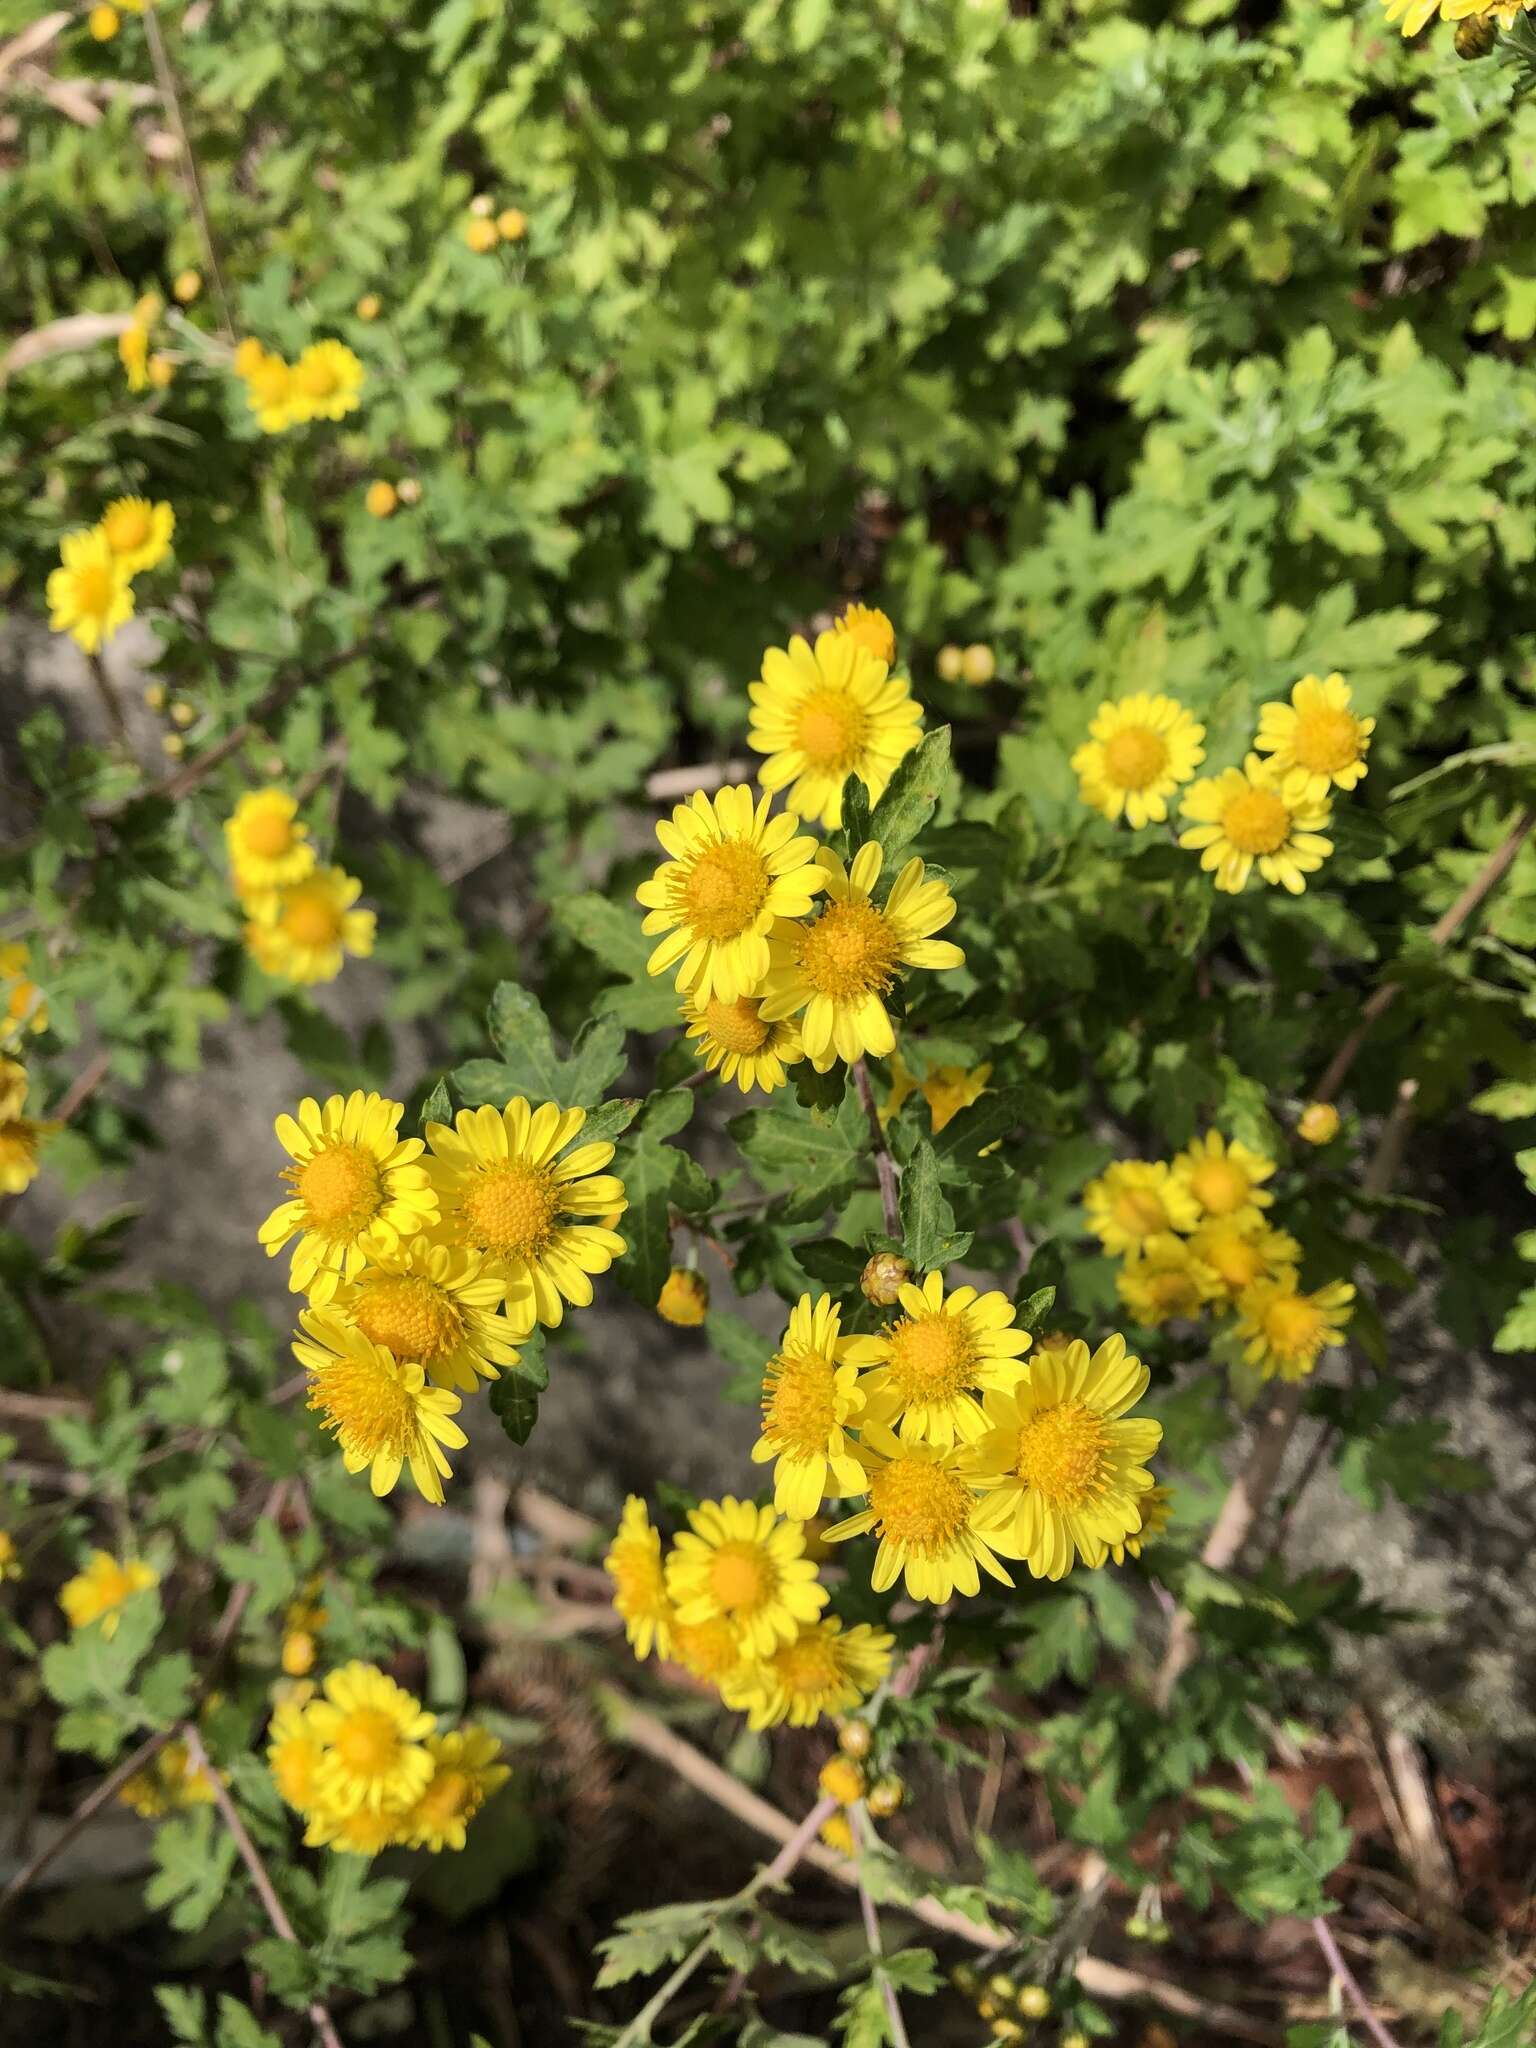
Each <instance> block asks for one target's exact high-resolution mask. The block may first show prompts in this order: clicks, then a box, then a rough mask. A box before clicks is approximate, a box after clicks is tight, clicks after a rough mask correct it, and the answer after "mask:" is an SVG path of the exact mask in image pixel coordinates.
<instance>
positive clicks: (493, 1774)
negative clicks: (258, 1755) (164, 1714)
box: [267, 1662, 511, 1856]
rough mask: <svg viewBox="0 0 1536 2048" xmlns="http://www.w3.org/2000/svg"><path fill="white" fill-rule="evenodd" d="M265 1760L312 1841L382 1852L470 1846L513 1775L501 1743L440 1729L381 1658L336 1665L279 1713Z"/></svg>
mask: <svg viewBox="0 0 1536 2048" xmlns="http://www.w3.org/2000/svg"><path fill="white" fill-rule="evenodd" d="M268 1738H269V1739H268V1745H267V1762H268V1764H269V1766H270V1767H271V1771H272V1782H273V1784H274V1785H275V1786H276V1787H277V1790H278V1792H279V1794H280V1795H281V1797H282V1798H283V1800H284V1801H285V1802H286V1804H287V1805H289V1806H291V1807H292V1808H293V1810H294V1811H295V1812H296V1813H298V1814H301V1815H302V1816H303V1818H304V1820H305V1821H306V1822H307V1827H306V1830H305V1834H304V1840H305V1843H306V1844H307V1845H308V1846H309V1847H310V1848H324V1849H337V1850H340V1851H342V1852H344V1853H347V1854H350V1855H354V1856H376V1855H378V1854H379V1852H380V1850H382V1849H387V1848H390V1847H391V1846H400V1847H404V1848H412V1849H430V1850H432V1851H433V1853H434V1854H435V1853H436V1852H437V1851H438V1850H440V1849H462V1848H463V1847H464V1836H465V1830H466V1828H467V1827H468V1826H469V1823H470V1822H471V1821H472V1820H473V1819H474V1817H475V1815H476V1814H477V1813H478V1812H479V1811H480V1809H481V1807H482V1806H484V1804H485V1802H486V1800H487V1799H489V1798H490V1796H491V1794H492V1793H493V1792H496V1791H498V1790H499V1789H500V1787H501V1786H502V1785H504V1784H505V1783H506V1781H507V1779H508V1777H509V1776H510V1775H511V1773H510V1772H509V1770H508V1769H507V1766H506V1765H505V1764H504V1763H502V1762H500V1761H499V1759H500V1756H501V1744H500V1743H499V1742H498V1741H497V1739H496V1737H495V1736H494V1735H492V1734H490V1733H489V1732H488V1731H487V1730H486V1729H484V1728H481V1727H479V1726H477V1725H476V1724H475V1723H473V1722H469V1723H466V1724H465V1725H464V1726H463V1727H460V1728H454V1729H448V1730H440V1729H439V1726H438V1717H437V1715H435V1714H430V1713H428V1712H427V1711H426V1709H425V1708H424V1707H423V1706H422V1704H421V1702H420V1700H418V1699H417V1698H416V1697H415V1695H414V1694H412V1693H409V1692H407V1691H406V1690H405V1688H404V1686H402V1685H397V1684H396V1683H395V1681H394V1679H392V1678H390V1677H388V1676H386V1674H385V1673H384V1672H382V1671H380V1670H379V1669H378V1667H377V1665H374V1664H363V1663H357V1662H354V1663H351V1664H344V1665H343V1666H342V1667H341V1669H340V1670H338V1671H332V1672H331V1673H330V1674H329V1675H328V1677H327V1678H326V1680H325V1682H324V1685H323V1686H322V1687H321V1688H320V1690H319V1691H318V1692H317V1691H316V1690H315V1688H314V1687H313V1686H308V1685H306V1686H304V1687H303V1688H302V1689H296V1691H295V1693H294V1694H292V1695H290V1697H289V1698H288V1699H286V1700H284V1702H283V1703H282V1705H281V1706H279V1707H278V1708H277V1709H276V1711H275V1712H274V1714H273V1716H272V1722H271V1726H270V1728H269V1730H268Z"/></svg>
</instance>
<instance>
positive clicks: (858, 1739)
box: [837, 1721, 875, 1757]
mask: <svg viewBox="0 0 1536 2048" xmlns="http://www.w3.org/2000/svg"><path fill="white" fill-rule="evenodd" d="M874 1741H875V1737H874V1731H873V1730H872V1729H871V1727H870V1725H869V1723H868V1722H867V1721H845V1722H844V1723H843V1725H842V1727H841V1728H839V1729H838V1731H837V1746H838V1748H839V1749H840V1750H841V1751H842V1752H843V1755H844V1756H852V1757H866V1756H868V1755H869V1752H870V1750H871V1749H872V1748H873V1747H874Z"/></svg>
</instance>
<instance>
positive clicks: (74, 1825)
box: [0, 1728, 175, 1920]
mask: <svg viewBox="0 0 1536 2048" xmlns="http://www.w3.org/2000/svg"><path fill="white" fill-rule="evenodd" d="M174 1733H175V1730H174V1729H171V1728H162V1729H160V1730H159V1732H158V1733H157V1734H154V1735H151V1736H148V1737H146V1739H145V1740H144V1741H143V1742H141V1743H140V1744H139V1746H138V1748H137V1749H135V1750H133V1751H132V1752H131V1753H130V1754H129V1755H128V1756H126V1757H124V1759H123V1761H122V1762H121V1763H120V1764H119V1765H118V1766H117V1768H116V1769H115V1770H112V1771H109V1772H108V1773H107V1775H106V1777H104V1778H103V1779H102V1780H101V1782H100V1783H99V1784H98V1785H96V1786H95V1787H94V1788H93V1789H92V1790H91V1791H89V1792H87V1794H86V1795H85V1797H84V1799H82V1800H81V1802H80V1804H79V1805H78V1806H77V1807H76V1808H75V1810H74V1812H73V1813H72V1814H71V1815H70V1816H69V1819H68V1820H67V1821H65V1823H64V1825H63V1827H61V1828H60V1829H59V1832H58V1833H57V1834H56V1835H55V1836H54V1837H53V1839H52V1841H49V1842H44V1843H43V1845H42V1847H41V1848H39V1849H38V1850H37V1851H36V1853H35V1854H34V1855H33V1856H32V1857H31V1858H30V1859H29V1860H28V1861H27V1862H26V1863H24V1864H23V1865H22V1867H21V1869H20V1870H18V1871H17V1873H16V1875H15V1876H14V1877H13V1878H12V1879H11V1881H10V1883H9V1884H8V1885H7V1886H6V1888H5V1890H4V1891H3V1892H0V1920H3V1919H5V1917H6V1916H7V1914H9V1913H10V1911H11V1909H12V1908H13V1907H14V1906H15V1904H16V1902H17V1900H18V1899H19V1898H20V1897H21V1895H22V1893H23V1892H25V1891H27V1890H28V1889H29V1888H30V1887H31V1886H32V1885H34V1884H35V1883H36V1882H37V1880H38V1878H40V1877H41V1876H42V1874H43V1872H44V1871H45V1870H46V1869H47V1868H48V1866H49V1864H50V1863H51V1862H52V1861H53V1859H54V1857H55V1856H58V1855H60V1854H61V1853H62V1852H63V1851H64V1850H65V1849H67V1848H68V1847H69V1844H70V1843H71V1842H72V1841H73V1840H74V1839H75V1837H76V1835H78V1834H79V1832H80V1830H81V1829H82V1828H84V1827H87V1826H88V1825H89V1824H90V1822H91V1821H93V1820H94V1819H95V1818H96V1816H97V1814H98V1813H100V1811H101V1809H102V1808H103V1807H104V1806H108V1805H110V1804H111V1802H112V1801H113V1800H114V1799H115V1798H116V1797H117V1795H118V1793H119V1792H121V1791H122V1789H123V1787H124V1786H125V1785H126V1784H127V1782H128V1780H129V1779H130V1778H131V1777H132V1776H133V1774H134V1772H135V1771H142V1770H143V1769H144V1767H145V1765H146V1764H150V1763H153V1762H154V1760H155V1758H156V1757H157V1756H158V1755H159V1754H160V1752H161V1750H162V1749H164V1747H165V1745H166V1744H167V1743H168V1742H169V1741H170V1739H171V1737H172V1735H173V1734H174Z"/></svg>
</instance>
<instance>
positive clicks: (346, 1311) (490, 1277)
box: [333, 1231, 528, 1394]
mask: <svg viewBox="0 0 1536 2048" xmlns="http://www.w3.org/2000/svg"><path fill="white" fill-rule="evenodd" d="M430 1235H431V1233H430V1231H426V1232H420V1233H418V1234H417V1235H416V1236H415V1237H410V1238H407V1239H406V1241H405V1243H404V1244H402V1245H400V1246H399V1247H398V1249H397V1250H395V1251H392V1252H385V1251H379V1252H375V1253H372V1254H370V1256H369V1259H368V1263H367V1265H366V1266H365V1267H364V1268H363V1270H362V1272H361V1273H360V1274H359V1275H358V1277H357V1279H356V1280H355V1281H353V1282H350V1283H344V1284H343V1285H342V1286H341V1287H340V1288H338V1289H337V1292H336V1295H335V1297H334V1302H333V1306H334V1307H335V1308H337V1309H338V1310H339V1311H340V1312H341V1314H342V1315H344V1316H345V1317H346V1319H347V1321H348V1322H349V1323H355V1324H356V1326H357V1328H358V1329H360V1330H361V1331H362V1333H363V1335H364V1336H365V1337H368V1338H371V1340H372V1341H373V1342H374V1343H375V1344H382V1345H383V1346H384V1349H385V1350H386V1351H392V1352H393V1353H394V1354H395V1356H396V1358H407V1359H414V1360H415V1361H416V1363H417V1364H418V1365H419V1366H421V1367H422V1368H423V1369H424V1371H425V1372H426V1374H427V1377H428V1378H429V1379H430V1380H432V1381H433V1382H434V1383H435V1384H436V1385H437V1386H440V1387H454V1388H457V1389H458V1391H459V1392H460V1393H465V1394H472V1393H474V1391H475V1389H476V1388H477V1387H478V1386H479V1384H480V1382H481V1380H483V1379H486V1380H494V1379H499V1378H500V1376H501V1375H500V1371H499V1368H500V1367H501V1366H504V1365H515V1364H516V1363H517V1357H518V1353H517V1343H518V1339H519V1338H520V1337H526V1336H527V1334H528V1331H527V1329H526V1328H519V1327H518V1326H517V1325H515V1324H513V1323H511V1322H509V1321H508V1320H507V1318H506V1317H505V1316H504V1315H501V1314H499V1313H498V1311H499V1310H500V1307H501V1301H502V1293H503V1286H502V1280H501V1276H500V1274H499V1273H498V1272H496V1271H495V1270H494V1268H492V1267H491V1266H490V1265H489V1264H488V1262H487V1261H486V1259H485V1258H484V1257H483V1256H482V1255H481V1254H480V1253H479V1252H472V1251H464V1250H461V1249H459V1248H457V1247H455V1246H453V1245H445V1244H431V1243H429V1242H428V1238H429V1237H430Z"/></svg>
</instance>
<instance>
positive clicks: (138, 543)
mask: <svg viewBox="0 0 1536 2048" xmlns="http://www.w3.org/2000/svg"><path fill="white" fill-rule="evenodd" d="M101 530H102V532H103V533H104V534H105V535H106V539H107V546H108V547H109V548H110V549H111V550H112V552H113V554H114V555H131V554H132V553H133V552H134V551H135V549H137V548H141V547H143V545H144V543H145V542H146V541H147V540H148V539H149V536H150V533H151V531H152V522H151V519H150V511H149V507H148V506H147V505H144V504H140V503H137V502H135V501H134V500H132V499H130V500H129V501H128V502H127V503H126V504H122V505H114V506H113V507H112V509H111V511H110V512H108V514H107V515H106V517H105V518H104V519H103V520H102V522H101Z"/></svg>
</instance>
